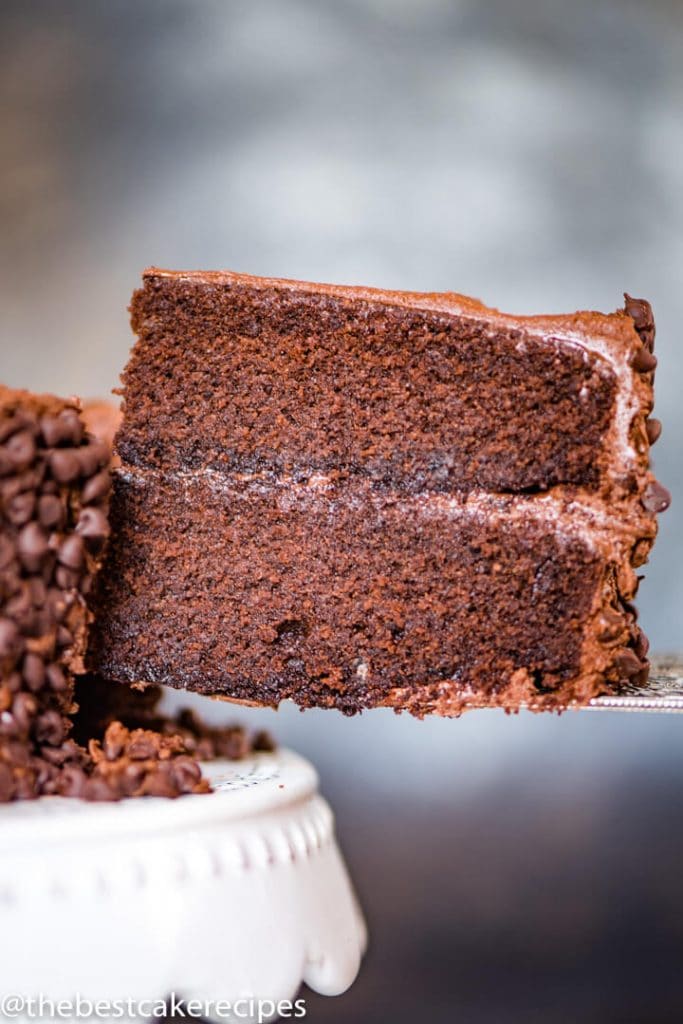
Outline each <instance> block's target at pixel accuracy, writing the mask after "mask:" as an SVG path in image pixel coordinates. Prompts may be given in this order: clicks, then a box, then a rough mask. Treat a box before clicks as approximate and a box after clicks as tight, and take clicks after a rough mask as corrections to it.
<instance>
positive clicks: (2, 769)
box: [0, 762, 14, 804]
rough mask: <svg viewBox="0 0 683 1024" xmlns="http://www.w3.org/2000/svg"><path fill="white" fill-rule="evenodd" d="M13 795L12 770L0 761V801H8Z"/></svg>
mask: <svg viewBox="0 0 683 1024" xmlns="http://www.w3.org/2000/svg"><path fill="white" fill-rule="evenodd" d="M13 796H14V772H13V771H12V769H11V768H10V767H9V765H6V764H3V763H2V762H0V803H2V804H5V803H8V802H9V801H10V800H11V799H12V797H13Z"/></svg>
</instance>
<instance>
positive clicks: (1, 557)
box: [0, 534, 17, 569]
mask: <svg viewBox="0 0 683 1024" xmlns="http://www.w3.org/2000/svg"><path fill="white" fill-rule="evenodd" d="M16 557H17V549H16V548H15V546H14V544H13V543H12V541H11V540H10V538H9V537H7V536H6V535H4V534H0V569H6V568H7V566H8V565H11V563H12V562H13V561H14V559H15V558H16Z"/></svg>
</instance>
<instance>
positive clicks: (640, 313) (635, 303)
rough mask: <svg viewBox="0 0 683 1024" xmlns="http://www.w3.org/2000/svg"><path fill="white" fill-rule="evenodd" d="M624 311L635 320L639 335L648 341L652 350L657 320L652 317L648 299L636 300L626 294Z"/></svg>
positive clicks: (634, 323) (634, 324)
mask: <svg viewBox="0 0 683 1024" xmlns="http://www.w3.org/2000/svg"><path fill="white" fill-rule="evenodd" d="M624 300H625V304H624V309H625V311H626V312H627V313H628V315H629V316H630V317H631V319H632V320H633V326H634V327H635V329H636V331H637V332H638V334H640V336H641V337H643V336H644V337H643V340H646V339H647V344H648V345H649V347H650V350H652V346H653V345H654V340H655V320H654V316H653V315H652V306H651V305H650V303H649V302H648V301H647V299H634V298H633V297H632V296H631V295H628V294H627V293H626V292H624Z"/></svg>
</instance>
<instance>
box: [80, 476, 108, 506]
mask: <svg viewBox="0 0 683 1024" xmlns="http://www.w3.org/2000/svg"><path fill="white" fill-rule="evenodd" d="M110 490H111V476H110V474H109V470H107V469H103V470H102V472H101V473H98V474H97V475H96V476H93V477H91V478H90V480H88V482H87V483H86V484H85V486H84V488H83V493H82V494H81V501H82V502H83V504H84V505H92V504H93V503H95V502H98V501H101V500H102V499H103V498H106V497H107V495H108V494H109V491H110Z"/></svg>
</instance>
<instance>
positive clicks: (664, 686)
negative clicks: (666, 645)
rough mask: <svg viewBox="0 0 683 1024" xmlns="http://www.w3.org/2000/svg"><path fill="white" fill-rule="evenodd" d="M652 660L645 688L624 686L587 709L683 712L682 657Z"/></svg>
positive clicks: (591, 703)
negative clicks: (618, 691)
mask: <svg viewBox="0 0 683 1024" xmlns="http://www.w3.org/2000/svg"><path fill="white" fill-rule="evenodd" d="M650 661H651V668H650V678H649V679H648V681H647V685H646V686H637V687H636V686H634V687H632V688H630V687H627V686H625V687H624V688H623V690H621V692H620V693H619V694H611V695H610V696H608V697H594V698H593V700H592V701H591V702H590V704H588V705H587V707H586V709H585V710H588V711H683V657H682V656H681V655H659V656H657V657H653V658H651V659H650ZM582 710H583V709H582Z"/></svg>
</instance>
